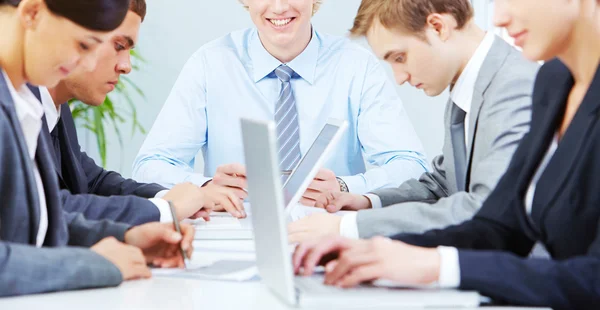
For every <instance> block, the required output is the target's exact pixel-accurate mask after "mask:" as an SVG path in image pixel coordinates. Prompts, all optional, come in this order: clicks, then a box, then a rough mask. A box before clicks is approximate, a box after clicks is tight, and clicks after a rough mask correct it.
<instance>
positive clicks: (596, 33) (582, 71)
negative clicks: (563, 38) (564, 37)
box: [558, 13, 600, 85]
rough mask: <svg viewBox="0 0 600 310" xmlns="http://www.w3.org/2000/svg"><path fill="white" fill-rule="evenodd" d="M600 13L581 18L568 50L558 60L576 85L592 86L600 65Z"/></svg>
mask: <svg viewBox="0 0 600 310" xmlns="http://www.w3.org/2000/svg"><path fill="white" fill-rule="evenodd" d="M598 37H600V13H596V15H595V16H594V18H588V19H585V18H580V19H579V21H578V22H577V24H576V25H575V27H574V29H573V32H572V33H571V35H570V37H569V39H568V42H566V44H565V46H566V49H565V50H564V51H563V52H562V53H560V54H559V55H558V58H559V59H560V60H561V61H562V62H563V63H564V64H565V65H566V66H567V67H568V68H569V70H570V71H571V74H573V78H574V80H575V84H576V85H590V84H591V83H592V81H593V79H594V76H595V75H596V71H597V69H598V65H599V64H600V42H599V41H598Z"/></svg>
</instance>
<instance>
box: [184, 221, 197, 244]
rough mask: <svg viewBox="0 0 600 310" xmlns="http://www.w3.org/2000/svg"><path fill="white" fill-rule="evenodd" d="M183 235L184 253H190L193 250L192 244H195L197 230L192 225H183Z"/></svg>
mask: <svg viewBox="0 0 600 310" xmlns="http://www.w3.org/2000/svg"><path fill="white" fill-rule="evenodd" d="M181 233H182V234H183V239H182V240H181V248H182V249H183V250H184V251H188V250H189V249H191V248H193V246H192V244H193V243H194V235H195V233H196V230H195V229H194V227H193V226H192V225H189V224H182V225H181Z"/></svg>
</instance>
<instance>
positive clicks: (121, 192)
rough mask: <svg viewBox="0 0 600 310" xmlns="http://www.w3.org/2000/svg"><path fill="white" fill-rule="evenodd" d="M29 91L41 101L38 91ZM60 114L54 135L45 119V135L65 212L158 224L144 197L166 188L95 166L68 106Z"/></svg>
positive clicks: (155, 210) (153, 206) (118, 220)
mask: <svg viewBox="0 0 600 310" xmlns="http://www.w3.org/2000/svg"><path fill="white" fill-rule="evenodd" d="M29 88H30V89H31V90H32V91H33V93H34V94H35V95H36V96H37V97H38V99H40V93H39V90H38V88H37V87H33V86H29ZM60 114H61V117H60V120H59V122H58V124H57V125H56V126H55V128H54V130H53V131H52V133H49V132H48V126H47V123H46V118H45V117H44V120H43V121H44V126H42V135H44V137H45V138H46V139H47V140H48V141H51V143H52V144H51V145H52V146H53V147H52V148H51V149H52V150H50V152H52V153H50V154H52V156H51V157H52V158H53V161H54V169H55V172H56V174H57V176H58V180H59V185H60V187H61V188H62V189H64V190H63V191H62V192H61V199H62V201H63V204H64V205H65V208H64V209H65V211H66V212H70V213H81V214H83V215H84V216H85V218H87V219H92V220H101V219H108V220H114V221H117V222H123V223H129V224H132V225H139V224H144V223H148V222H153V221H159V220H160V212H159V210H158V208H157V207H156V206H155V205H154V204H153V203H152V202H151V201H149V200H148V199H146V198H142V197H147V198H150V197H154V196H155V195H156V193H158V192H159V191H161V190H163V189H164V188H163V187H162V186H160V185H156V184H140V183H137V182H135V181H133V180H131V179H125V178H123V177H122V176H121V175H120V174H118V173H116V172H113V171H106V170H104V169H102V168H101V167H99V166H98V165H96V163H95V162H94V160H93V159H91V158H90V157H89V156H87V154H86V153H85V152H82V151H81V147H80V146H79V141H78V139H77V132H76V129H75V124H74V122H73V116H72V115H71V110H70V109H69V106H68V105H67V104H64V105H62V106H61V110H60ZM92 194H93V195H92ZM134 195H135V196H134ZM98 196H108V197H98ZM136 196H140V197H136Z"/></svg>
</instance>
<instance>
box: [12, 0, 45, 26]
mask: <svg viewBox="0 0 600 310" xmlns="http://www.w3.org/2000/svg"><path fill="white" fill-rule="evenodd" d="M43 8H45V4H44V3H43V0H22V1H21V3H20V4H19V7H18V9H17V11H18V14H19V19H20V20H21V24H22V25H23V27H24V28H26V29H35V28H36V27H37V25H38V24H39V21H40V16H41V14H40V12H41V11H42V9H43Z"/></svg>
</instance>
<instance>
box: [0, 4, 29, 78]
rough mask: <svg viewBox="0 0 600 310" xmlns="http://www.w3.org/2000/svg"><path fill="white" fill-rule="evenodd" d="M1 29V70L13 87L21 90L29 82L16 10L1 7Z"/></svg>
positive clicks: (21, 33)
mask: <svg viewBox="0 0 600 310" xmlns="http://www.w3.org/2000/svg"><path fill="white" fill-rule="evenodd" d="M0 29H2V35H1V36H0V68H2V69H3V70H4V71H6V74H7V75H8V78H9V79H10V81H9V82H11V83H12V85H13V87H14V88H15V89H19V88H21V86H23V84H25V82H26V81H27V80H26V78H25V69H24V68H25V61H24V59H23V29H22V28H21V27H20V24H19V20H18V17H17V14H16V9H15V8H13V7H10V6H3V7H0Z"/></svg>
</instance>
